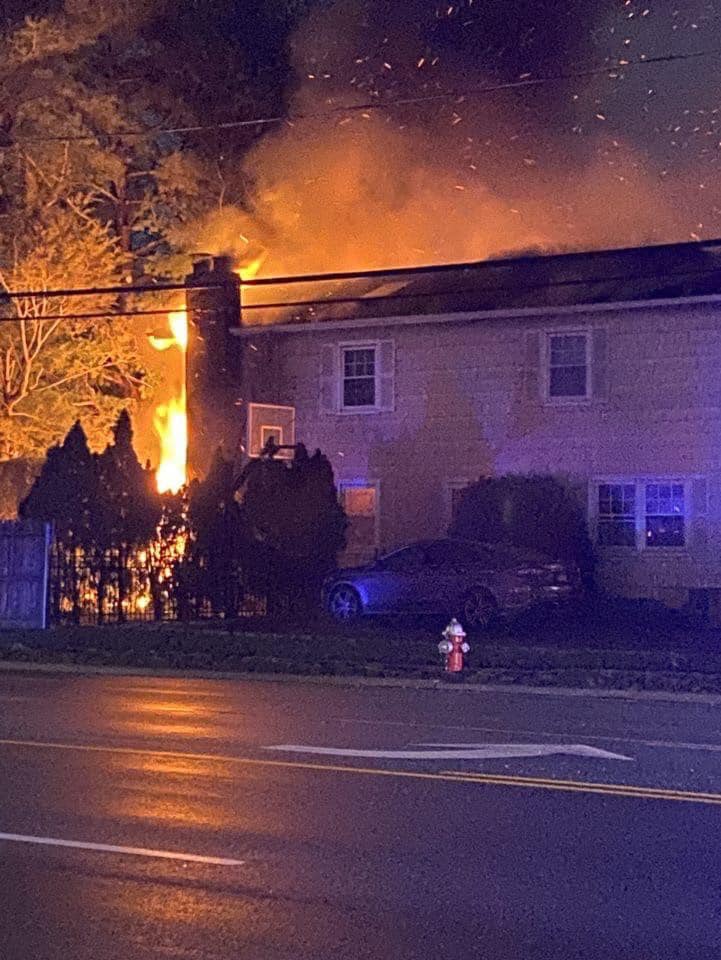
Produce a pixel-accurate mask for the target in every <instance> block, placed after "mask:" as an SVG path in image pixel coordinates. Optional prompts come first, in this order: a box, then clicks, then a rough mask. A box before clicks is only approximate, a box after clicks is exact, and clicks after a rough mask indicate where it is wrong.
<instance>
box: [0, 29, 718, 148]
mask: <svg viewBox="0 0 721 960" xmlns="http://www.w3.org/2000/svg"><path fill="white" fill-rule="evenodd" d="M704 57H721V48H719V49H712V50H697V51H694V52H691V53H667V54H660V55H659V56H657V57H643V56H642V57H640V58H639V59H636V60H622V61H620V62H619V63H618V64H617V65H608V64H607V65H605V66H595V67H588V68H581V69H579V70H575V71H569V72H566V73H563V72H561V73H556V74H547V75H546V76H542V77H523V78H519V79H518V80H507V81H501V82H500V83H493V84H484V85H482V86H479V87H469V88H467V89H465V90H455V91H449V92H448V93H433V94H424V95H419V96H412V97H410V96H409V97H398V98H396V99H393V100H382V101H378V100H370V101H367V102H365V103H351V104H341V105H338V106H335V107H330V108H328V109H327V110H318V111H308V112H301V113H283V114H275V115H273V116H269V117H249V118H247V119H244V120H228V121H226V122H224V123H208V124H202V123H199V124H191V125H188V126H183V127H155V128H143V129H134V130H125V131H119V132H113V133H103V134H99V135H98V136H93V135H90V134H68V135H65V136H63V135H57V136H43V137H41V136H38V137H22V136H20V137H13V136H12V134H7V142H2V141H1V140H0V150H10V149H13V148H14V147H17V146H22V145H23V144H34V143H95V142H96V141H97V139H98V137H99V136H102V137H104V138H109V139H112V140H131V139H133V140H134V139H143V138H150V137H157V136H161V135H172V134H188V133H211V132H217V131H222V130H238V129H242V128H243V127H263V126H272V125H275V124H281V123H288V124H293V123H296V122H298V121H301V120H330V119H333V118H334V117H336V116H338V115H339V114H348V113H368V112H371V111H377V110H388V109H391V108H393V107H409V106H421V105H423V104H426V103H437V102H440V101H448V100H453V101H455V102H463V100H465V99H467V98H468V97H476V96H484V95H485V94H488V93H496V92H500V91H502V90H516V89H519V88H521V87H540V86H543V85H545V84H549V83H560V82H562V81H564V80H582V79H585V78H587V77H593V76H600V75H602V74H609V73H616V72H617V71H619V70H627V69H629V68H631V67H640V66H651V65H653V64H661V63H674V62H679V61H685V60H698V59H701V58H704Z"/></svg>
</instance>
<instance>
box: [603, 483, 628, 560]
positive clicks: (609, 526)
mask: <svg viewBox="0 0 721 960" xmlns="http://www.w3.org/2000/svg"><path fill="white" fill-rule="evenodd" d="M598 542H599V544H600V545H601V546H604V547H633V546H635V543H636V484H635V483H602V484H600V485H599V487H598Z"/></svg>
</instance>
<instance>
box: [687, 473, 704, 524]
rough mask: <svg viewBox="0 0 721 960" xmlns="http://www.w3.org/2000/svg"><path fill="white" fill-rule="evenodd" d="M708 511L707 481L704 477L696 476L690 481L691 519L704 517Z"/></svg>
mask: <svg viewBox="0 0 721 960" xmlns="http://www.w3.org/2000/svg"><path fill="white" fill-rule="evenodd" d="M707 513H708V483H707V482H706V478H705V477H696V478H695V479H694V480H692V481H691V516H692V517H693V519H694V520H695V519H697V518H698V517H705V516H706V514H707Z"/></svg>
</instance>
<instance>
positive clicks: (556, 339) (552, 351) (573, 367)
mask: <svg viewBox="0 0 721 960" xmlns="http://www.w3.org/2000/svg"><path fill="white" fill-rule="evenodd" d="M589 354H590V351H589V335H588V333H587V332H586V331H583V330H580V331H579V330H574V331H568V332H563V333H549V334H548V340H547V344H546V357H547V361H548V366H547V396H548V399H549V400H585V399H586V398H587V397H589V396H590V376H589V374H590V371H589V366H590V364H589Z"/></svg>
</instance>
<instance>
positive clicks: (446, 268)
mask: <svg viewBox="0 0 721 960" xmlns="http://www.w3.org/2000/svg"><path fill="white" fill-rule="evenodd" d="M679 248H684V249H686V250H689V251H690V250H699V251H701V252H705V251H707V250H709V249H710V248H713V249H714V251H718V250H721V239H714V240H700V241H696V242H693V243H689V242H687V243H680V244H677V243H662V244H649V245H648V246H646V247H618V248H616V249H610V250H598V251H579V252H578V253H566V254H557V255H555V256H553V255H549V256H544V255H541V256H525V257H504V258H501V259H498V260H464V261H461V262H459V263H431V264H423V265H421V266H415V267H386V268H382V269H374V270H344V271H338V272H334V273H305V274H295V275H293V276H286V277H282V276H281V277H254V278H253V279H250V280H243V279H242V277H239V278H238V283H239V285H240V288H241V290H242V289H243V288H244V287H269V286H270V287H284V286H291V285H293V284H299V285H301V286H302V285H303V284H309V283H312V284H317V283H338V282H352V281H354V280H355V281H361V280H382V279H383V278H387V277H414V276H424V275H433V274H438V273H440V274H444V273H451V272H462V273H467V274H468V273H471V272H473V271H481V272H483V271H488V272H490V271H491V270H493V269H505V268H516V269H517V268H518V267H519V266H526V265H528V264H530V263H537V264H539V265H542V266H545V265H546V264H547V263H548V262H550V261H551V260H552V259H557V258H558V257H562V258H563V259H564V261H565V262H566V263H568V262H570V261H571V260H574V259H578V260H580V259H585V258H587V257H589V256H593V255H594V254H595V255H597V256H601V255H606V256H614V257H617V256H622V255H623V254H631V253H633V254H635V255H638V254H639V252H646V251H648V252H649V253H650V254H653V253H654V252H656V253H658V251H660V250H664V249H665V250H667V252H668V253H672V252H673V251H674V250H678V249H679ZM709 272H710V271H708V270H699V271H698V272H691V273H689V272H688V271H685V272H683V273H674V272H673V271H672V272H665V273H664V274H663V276H664V277H680V276H705V275H707V274H708V273H709ZM654 276H656V274H655V273H653V272H651V273H645V274H636V275H633V274H619V275H618V276H606V277H592V278H577V279H570V280H555V281H552V282H550V283H549V282H545V283H543V284H542V285H543V286H561V285H564V284H573V283H593V282H596V283H600V282H602V281H609V282H610V281H614V280H632V279H636V280H638V279H651V278H653V277H654ZM232 283H233V280H232V278H229V279H228V280H227V281H220V282H218V283H212V282H211V283H207V282H206V283H202V282H201V283H195V282H193V281H192V280H191V281H190V282H189V283H162V284H161V283H158V284H141V285H138V286H134V287H127V286H117V287H82V288H75V289H68V290H7V291H5V290H3V291H0V304H2V302H3V300H18V299H22V298H31V297H42V298H44V299H47V300H51V299H54V298H60V297H89V296H100V295H114V296H124V295H130V294H138V295H142V294H147V293H162V292H163V291H184V292H187V291H189V290H222V289H224V288H226V287H227V286H228V285H229V284H232ZM514 286H515V287H518V284H514ZM392 296H393V294H388V295H387V296H386V297H382V298H381V297H378V298H376V299H389V298H390V297H392ZM362 299H369V298H367V297H364V298H362ZM299 302H303V303H305V302H306V301H299ZM307 302H308V303H318V302H328V301H321V300H318V299H316V300H309V301H307ZM175 309H178V310H181V309H182V307H178V308H175ZM173 310H174V308H173V307H169V308H168V310H163V311H160V312H162V313H171V312H173ZM105 315H106V314H102V316H105ZM118 315H120V314H118ZM15 319H17V318H15Z"/></svg>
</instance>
